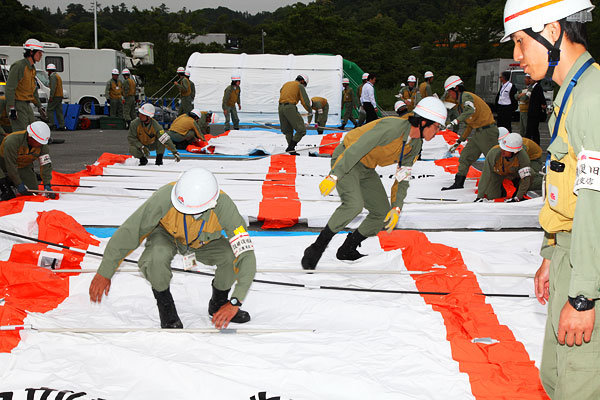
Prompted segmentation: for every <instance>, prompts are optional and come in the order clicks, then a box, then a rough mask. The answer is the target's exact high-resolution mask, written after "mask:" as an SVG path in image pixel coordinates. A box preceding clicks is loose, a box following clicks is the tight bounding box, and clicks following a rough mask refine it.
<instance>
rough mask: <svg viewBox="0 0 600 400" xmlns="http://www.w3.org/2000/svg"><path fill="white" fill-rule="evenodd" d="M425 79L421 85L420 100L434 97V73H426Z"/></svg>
mask: <svg viewBox="0 0 600 400" xmlns="http://www.w3.org/2000/svg"><path fill="white" fill-rule="evenodd" d="M424 77H425V79H424V81H423V82H422V83H421V84H420V85H419V100H421V99H424V98H426V97H429V96H433V90H432V89H431V84H432V83H433V72H431V71H427V72H425V75H424Z"/></svg>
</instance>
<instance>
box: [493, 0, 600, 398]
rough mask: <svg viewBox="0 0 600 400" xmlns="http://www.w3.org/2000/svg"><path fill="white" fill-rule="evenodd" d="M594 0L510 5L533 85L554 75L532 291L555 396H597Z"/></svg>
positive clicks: (599, 242)
mask: <svg viewBox="0 0 600 400" xmlns="http://www.w3.org/2000/svg"><path fill="white" fill-rule="evenodd" d="M593 8H594V6H593V5H592V3H591V2H590V1H589V0H569V1H546V0H509V1H507V2H506V6H505V8H504V35H505V36H504V37H503V38H502V40H501V41H502V42H507V41H509V40H511V39H512V41H513V43H514V46H515V47H514V52H513V57H514V59H515V61H517V62H519V63H520V64H521V65H522V66H525V67H524V70H525V73H528V74H530V75H531V78H532V79H533V80H535V81H539V80H542V79H544V78H547V79H552V80H553V81H554V82H555V83H556V84H557V85H559V86H560V89H559V91H558V93H557V95H556V97H555V99H554V114H553V116H552V117H551V119H550V123H549V128H550V132H551V135H552V139H551V143H550V146H549V147H548V153H549V154H550V155H551V157H550V159H549V160H547V162H546V182H545V188H546V196H545V199H544V205H543V206H542V210H541V211H540V225H541V226H542V228H543V229H544V232H545V234H544V242H543V245H542V250H541V256H542V258H543V261H542V264H541V266H540V267H539V269H538V271H537V272H536V274H535V294H536V297H537V298H538V301H539V302H540V303H541V304H546V302H548V316H547V320H546V321H547V322H546V332H545V336H544V342H543V350H542V361H541V363H540V377H541V380H542V384H543V385H544V389H545V390H546V393H548V396H549V397H550V398H551V399H553V400H571V399H577V400H596V399H598V398H600V380H598V379H597V378H598V374H599V373H600V357H599V356H598V349H599V348H600V331H599V329H600V318H599V317H598V303H596V300H597V299H598V298H600V268H599V263H598V254H600V230H599V229H598V226H600V213H599V212H598V204H600V186H599V183H600V181H599V179H598V174H597V171H598V170H600V161H598V160H600V135H599V134H598V127H599V126H600V113H599V112H598V110H600V96H598V93H600V66H599V65H598V64H597V63H596V62H594V59H593V58H592V56H591V54H590V53H589V52H588V51H587V47H588V46H587V35H586V30H585V25H584V23H586V22H588V21H591V20H592V13H591V11H592V9H593Z"/></svg>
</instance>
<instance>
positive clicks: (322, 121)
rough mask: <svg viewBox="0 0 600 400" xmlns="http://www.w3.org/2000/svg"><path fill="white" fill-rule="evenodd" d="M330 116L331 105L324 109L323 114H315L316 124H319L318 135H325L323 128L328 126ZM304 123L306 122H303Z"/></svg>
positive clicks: (317, 112)
mask: <svg viewBox="0 0 600 400" xmlns="http://www.w3.org/2000/svg"><path fill="white" fill-rule="evenodd" d="M328 116H329V104H327V105H326V106H325V107H323V112H321V114H319V111H316V112H315V122H316V123H317V125H318V127H317V133H318V134H319V135H322V134H323V127H325V125H327V117H328ZM303 122H304V121H303Z"/></svg>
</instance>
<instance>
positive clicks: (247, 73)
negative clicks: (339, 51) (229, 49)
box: [187, 53, 344, 125]
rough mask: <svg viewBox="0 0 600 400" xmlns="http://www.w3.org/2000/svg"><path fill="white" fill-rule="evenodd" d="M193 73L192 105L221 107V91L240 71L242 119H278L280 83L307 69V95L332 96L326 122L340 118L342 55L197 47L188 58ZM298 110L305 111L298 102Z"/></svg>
mask: <svg viewBox="0 0 600 400" xmlns="http://www.w3.org/2000/svg"><path fill="white" fill-rule="evenodd" d="M187 69H188V70H189V71H190V79H191V80H192V81H193V82H194V84H195V85H196V98H195V99H194V106H195V107H198V108H200V109H201V110H211V111H213V112H217V113H219V115H220V117H221V120H223V119H224V116H223V110H222V106H221V105H222V100H223V92H224V91H225V89H226V87H227V85H229V84H231V75H232V74H239V75H240V76H241V79H242V80H241V89H242V97H241V103H242V109H241V110H240V111H238V116H239V118H240V121H242V122H245V123H250V122H253V121H263V122H278V121H279V114H278V111H277V108H278V104H279V90H280V89H281V86H282V85H283V84H284V83H286V82H288V81H291V80H294V79H296V77H297V76H298V75H299V74H306V75H308V78H309V84H308V86H307V88H306V91H307V93H308V97H309V98H312V97H315V96H318V97H324V98H326V99H327V101H328V102H329V118H328V121H327V122H328V124H334V125H336V124H340V122H341V115H340V112H341V111H340V109H341V102H342V89H343V88H342V78H343V75H344V68H343V58H342V57H341V56H339V55H337V56H325V55H307V56H296V55H293V54H289V55H287V56H284V55H275V54H251V55H250V54H223V53H193V54H192V55H191V56H190V58H189V59H188V62H187ZM299 111H300V112H304V113H305V112H306V111H305V110H304V108H303V107H302V106H301V105H300V106H299Z"/></svg>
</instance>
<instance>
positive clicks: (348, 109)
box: [342, 102, 358, 128]
mask: <svg viewBox="0 0 600 400" xmlns="http://www.w3.org/2000/svg"><path fill="white" fill-rule="evenodd" d="M343 107H344V114H342V125H346V124H347V123H348V120H350V121H352V123H353V124H354V127H355V128H356V127H357V126H358V121H356V118H354V116H353V115H352V112H354V107H353V106H352V103H351V102H350V103H344V105H343Z"/></svg>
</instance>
